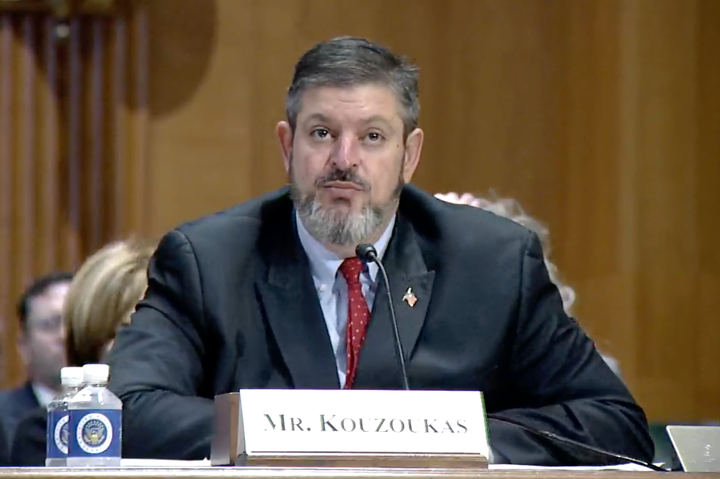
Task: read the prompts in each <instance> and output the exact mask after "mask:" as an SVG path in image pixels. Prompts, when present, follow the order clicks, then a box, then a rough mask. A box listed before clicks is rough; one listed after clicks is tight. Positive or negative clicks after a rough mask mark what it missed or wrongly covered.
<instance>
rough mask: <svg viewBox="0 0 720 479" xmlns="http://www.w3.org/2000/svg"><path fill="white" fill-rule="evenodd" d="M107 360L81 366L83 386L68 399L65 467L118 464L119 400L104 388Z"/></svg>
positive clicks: (106, 377)
mask: <svg viewBox="0 0 720 479" xmlns="http://www.w3.org/2000/svg"><path fill="white" fill-rule="evenodd" d="M109 377H110V367H109V366H108V365H107V364H86V365H85V366H83V382H84V383H85V386H84V387H83V388H82V389H81V390H80V391H79V392H78V393H77V394H75V396H73V398H72V399H71V400H70V401H69V403H68V410H69V412H70V429H69V436H70V437H69V441H68V446H69V447H68V457H67V465H68V467H79V466H80V467H81V466H92V467H103V466H104V467H120V457H121V444H122V401H120V399H118V397H117V396H115V395H114V394H113V393H112V392H110V390H108V388H107V382H108V378H109Z"/></svg>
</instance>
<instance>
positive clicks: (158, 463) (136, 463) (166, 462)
mask: <svg viewBox="0 0 720 479" xmlns="http://www.w3.org/2000/svg"><path fill="white" fill-rule="evenodd" d="M120 467H171V468H175V467H210V461H209V460H208V459H204V460H202V461H174V460H170V459H121V460H120Z"/></svg>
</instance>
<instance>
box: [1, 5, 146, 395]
mask: <svg viewBox="0 0 720 479" xmlns="http://www.w3.org/2000/svg"><path fill="white" fill-rule="evenodd" d="M133 6H134V5H129V8H127V9H123V10H122V11H121V12H120V13H119V14H118V16H117V17H115V18H110V17H86V18H74V19H72V20H70V23H69V37H68V38H67V39H65V40H59V39H58V38H57V37H56V35H55V33H56V30H55V28H56V21H55V20H54V19H53V18H52V17H50V16H49V15H48V14H42V13H32V14H28V13H22V12H13V13H1V14H0V52H1V53H0V127H1V128H0V129H1V130H2V131H1V132H0V213H1V215H0V226H1V231H0V261H1V262H2V263H1V264H2V267H0V317H1V318H2V321H3V327H4V330H5V334H4V335H3V344H2V346H3V350H2V354H3V357H4V359H5V360H6V363H7V364H6V367H5V371H6V374H5V377H4V384H5V385H10V384H14V383H17V382H18V381H20V380H22V378H23V374H24V372H23V370H22V365H21V364H20V362H19V360H18V357H17V354H16V351H15V347H16V344H15V341H16V334H17V321H16V317H15V313H14V304H15V301H16V300H17V298H18V297H19V295H20V293H21V291H22V290H23V289H24V288H25V287H26V286H27V285H28V283H29V282H30V281H31V280H32V279H33V278H34V277H36V276H38V275H41V274H45V273H48V272H50V271H52V270H60V269H62V270H71V269H74V268H76V267H77V266H78V265H79V264H80V263H81V261H82V260H83V258H84V257H85V256H86V255H87V254H89V253H92V252H93V251H95V250H96V249H98V248H100V247H101V246H102V245H103V244H104V243H106V242H108V241H110V240H113V239H119V238H121V237H125V236H129V235H136V236H143V235H145V234H146V230H145V228H146V218H145V212H146V204H145V197H144V181H145V178H146V176H147V172H146V168H147V158H146V155H147V147H146V145H145V142H146V141H147V133H146V131H145V130H146V129H147V118H148V116H147V111H146V110H147V91H146V90H147V86H148V82H147V74H148V72H147V68H146V67H147V49H148V45H147V43H148V37H147V18H146V12H145V11H144V10H143V9H142V8H141V7H137V8H132V7H133Z"/></svg>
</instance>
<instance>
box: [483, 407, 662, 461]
mask: <svg viewBox="0 0 720 479" xmlns="http://www.w3.org/2000/svg"><path fill="white" fill-rule="evenodd" d="M488 419H489V420H491V421H497V422H502V423H505V424H511V425H513V426H515V427H519V428H520V429H523V430H525V431H527V432H529V433H532V434H535V435H537V436H541V437H544V438H546V439H550V440H552V441H555V442H558V443H561V444H568V445H570V446H575V447H577V448H579V449H584V450H586V451H590V452H594V453H595V454H598V455H600V456H605V457H611V458H613V459H620V460H621V461H625V463H631V464H637V465H639V466H644V467H647V468H648V469H652V470H653V471H657V472H669V471H668V470H667V469H663V468H662V467H659V466H656V465H655V464H653V463H651V462H645V461H641V460H640V459H635V458H634V457H629V456H625V455H623V454H616V453H614V452H610V451H606V450H604V449H600V448H599V447H595V446H588V445H587V444H583V443H581V442H579V441H576V440H574V439H569V438H567V437H562V436H558V435H557V434H555V433H552V432H550V431H544V430H542V429H535V428H534V427H530V426H526V425H525V424H522V423H521V422H519V421H513V420H511V419H505V418H499V417H488Z"/></svg>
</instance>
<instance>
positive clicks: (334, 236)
mask: <svg viewBox="0 0 720 479" xmlns="http://www.w3.org/2000/svg"><path fill="white" fill-rule="evenodd" d="M286 109H287V117H288V118H287V122H280V124H279V125H278V128H277V133H278V137H279V140H280V145H281V148H282V152H283V156H284V162H285V168H286V171H287V172H288V178H289V180H290V184H291V185H290V187H289V188H283V189H281V190H279V191H276V192H274V193H270V194H268V195H267V196H264V197H262V198H258V199H255V200H252V201H250V202H248V203H245V204H242V205H239V206H237V207H235V208H232V209H229V210H227V211H224V212H221V213H218V214H216V215H213V216H209V217H206V218H203V219H200V220H198V221H195V222H192V223H189V224H186V225H183V226H180V227H179V228H177V229H175V230H174V231H172V232H170V233H168V234H167V235H166V236H165V237H164V238H163V240H162V241H161V243H160V245H159V247H158V249H157V252H156V254H155V257H154V259H153V260H152V262H151V265H150V268H149V273H148V275H149V276H148V277H149V286H148V290H147V294H146V297H145V299H144V300H143V301H142V302H141V303H140V304H139V306H138V308H137V311H136V313H135V315H134V317H133V321H132V324H131V325H130V326H129V327H127V328H125V329H124V330H123V331H121V332H120V334H119V335H118V337H117V341H116V343H115V346H114V348H113V350H112V351H111V353H110V363H111V367H112V374H111V383H110V387H111V389H113V390H114V391H115V392H116V393H117V394H118V395H119V396H120V398H121V399H122V400H123V402H124V412H123V415H124V427H125V429H124V437H125V441H124V445H123V447H124V453H125V454H126V455H128V456H131V457H132V456H134V457H156V458H184V459H198V458H203V457H207V456H208V455H209V452H210V439H211V436H212V417H213V406H212V399H213V397H214V396H215V395H217V394H221V393H226V392H230V391H235V390H238V389H240V388H313V389H323V388H340V387H345V388H349V387H353V388H373V389H399V388H401V387H402V380H401V375H400V373H399V369H398V366H397V362H396V359H395V355H394V346H393V339H392V337H393V336H392V333H391V326H390V322H389V313H388V304H387V297H386V295H385V294H383V292H384V287H383V285H382V282H381V281H378V275H377V267H376V266H375V265H372V264H370V265H369V266H366V265H363V264H362V263H361V262H360V261H359V259H358V258H356V257H355V248H356V246H357V245H358V244H364V243H369V244H373V245H374V247H375V248H376V249H377V251H378V253H379V255H380V256H381V257H382V259H383V261H384V263H385V265H386V268H387V271H388V275H389V278H390V290H391V291H392V292H393V293H394V295H395V296H394V306H395V309H396V311H397V322H398V325H399V330H400V336H401V340H402V343H403V346H404V350H405V354H406V361H407V372H408V377H409V383H410V387H411V388H413V389H446V390H480V391H483V392H484V397H485V401H486V406H487V412H488V415H489V418H490V420H489V434H490V443H491V446H492V451H493V455H494V457H493V460H494V461H495V462H513V463H526V464H547V465H553V464H555V465H556V464H582V463H599V462H604V461H606V460H607V458H598V457H589V456H587V455H586V454H585V453H583V451H582V450H580V449H577V448H571V449H567V448H563V447H560V446H559V445H558V444H552V443H550V442H547V441H546V440H544V439H542V438H539V437H537V436H535V435H533V434H532V433H529V432H527V431H526V430H524V429H522V428H520V427H517V426H516V425H511V424H508V423H506V422H501V421H500V420H502V419H507V420H510V421H514V422H517V423H520V424H522V425H526V426H531V427H535V428H540V429H545V430H549V431H553V432H555V433H557V434H559V435H562V436H566V437H568V438H572V439H575V440H577V441H580V442H583V443H586V444H588V445H594V446H598V447H601V448H606V449H609V450H611V451H614V452H617V453H623V454H626V455H629V456H635V457H637V458H640V459H645V460H650V459H651V458H652V443H651V440H650V437H649V435H648V430H647V422H646V419H645V416H644V414H643V412H642V410H641V409H640V407H639V406H638V405H637V404H636V403H635V401H634V400H633V398H632V397H631V395H630V393H629V392H628V391H627V389H626V388H625V387H624V386H623V384H622V382H621V381H620V380H619V379H618V378H617V377H616V376H615V375H614V374H613V373H612V371H610V369H609V368H608V367H607V365H606V364H605V362H604V361H603V360H602V359H601V357H600V355H599V354H598V352H597V350H596V349H595V346H594V344H593V343H592V341H591V340H590V339H589V338H588V337H587V336H586V335H585V333H584V332H583V331H582V329H581V328H580V327H579V326H578V324H577V323H576V322H575V321H574V320H572V319H571V318H569V317H568V316H567V315H566V314H565V313H564V311H563V306H562V302H561V299H560V296H559V294H558V291H557V289H556V288H555V287H554V286H553V284H552V283H551V281H550V279H549V278H548V273H547V270H546V269H545V266H544V263H543V254H542V250H541V247H540V243H539V241H538V238H537V236H535V235H534V234H532V233H531V232H530V231H528V230H526V229H524V228H523V227H521V226H519V225H516V224H514V223H513V222H511V221H509V220H507V219H503V218H500V217H497V216H495V215H493V214H491V213H489V212H485V211H482V210H478V209H475V208H471V207H467V206H460V205H452V204H448V203H445V202H442V201H439V200H437V199H435V198H433V197H432V196H431V195H428V194H426V193H424V192H422V191H420V190H419V189H417V188H415V187H412V186H409V185H407V183H409V182H410V179H411V177H412V175H413V173H414V171H415V168H416V166H417V164H418V161H419V158H420V152H421V149H422V143H423V132H422V130H420V129H419V128H418V127H417V121H418V111H419V107H418V98H417V70H416V69H415V68H414V67H413V66H411V65H409V64H408V63H407V62H406V61H405V60H403V59H402V58H400V57H398V56H396V55H394V54H393V53H391V52H390V51H388V50H387V49H385V48H383V47H382V46H379V45H377V44H374V43H370V42H368V41H366V40H363V39H355V38H339V39H334V40H331V41H329V42H324V43H321V44H318V45H316V46H315V47H314V48H312V49H311V50H310V51H308V52H307V53H306V54H305V55H304V56H303V57H302V58H301V59H300V61H299V63H298V64H297V66H296V69H295V75H294V78H293V82H292V85H291V87H290V90H289V92H288V97H287V104H286ZM370 313H372V314H370Z"/></svg>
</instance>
